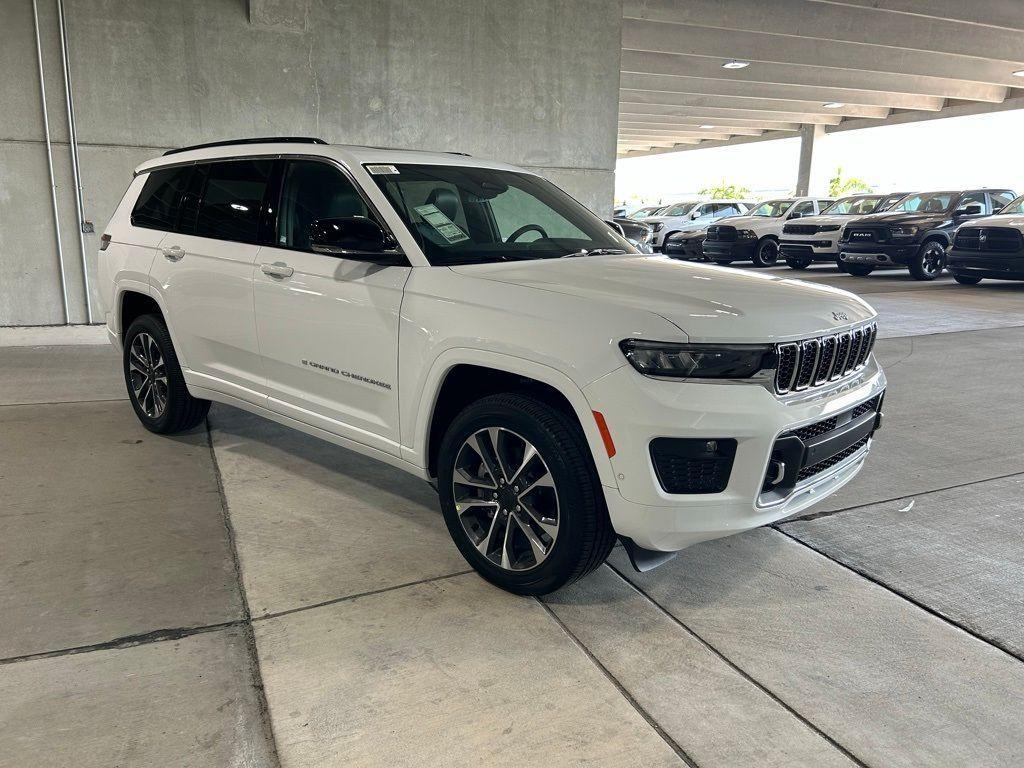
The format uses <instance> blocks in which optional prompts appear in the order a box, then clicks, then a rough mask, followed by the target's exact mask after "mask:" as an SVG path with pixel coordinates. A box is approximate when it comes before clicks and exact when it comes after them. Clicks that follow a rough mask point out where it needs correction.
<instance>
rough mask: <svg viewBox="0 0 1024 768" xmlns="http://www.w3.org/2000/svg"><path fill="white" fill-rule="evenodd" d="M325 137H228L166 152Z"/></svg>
mask: <svg viewBox="0 0 1024 768" xmlns="http://www.w3.org/2000/svg"><path fill="white" fill-rule="evenodd" d="M326 143H327V142H326V141H324V140H323V139H317V138H313V137H310V136H266V137H263V138H258V139H228V140H227V141H211V142H210V143H208V144H193V145H192V146H190V147H179V148H178V149H169V150H167V151H166V152H164V157H167V155H176V154H178V153H179V152H188V151H189V150H192V149H207V148H209V147H230V146H233V145H235V144H326Z"/></svg>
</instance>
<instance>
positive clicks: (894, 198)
mask: <svg viewBox="0 0 1024 768" xmlns="http://www.w3.org/2000/svg"><path fill="white" fill-rule="evenodd" d="M904 197H906V195H904V194H903V193H902V192H898V193H897V194H895V195H887V196H886V197H884V198H883V199H882V202H881V203H879V204H878V207H877V208H876V209H875V213H881V212H882V211H888V210H889V209H891V208H892V207H893V206H894V205H896V203H898V202H899V201H900V200H902V199H903V198H904Z"/></svg>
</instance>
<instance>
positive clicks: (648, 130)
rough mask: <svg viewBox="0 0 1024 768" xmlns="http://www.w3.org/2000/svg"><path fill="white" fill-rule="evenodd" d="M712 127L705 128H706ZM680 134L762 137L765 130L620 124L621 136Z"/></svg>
mask: <svg viewBox="0 0 1024 768" xmlns="http://www.w3.org/2000/svg"><path fill="white" fill-rule="evenodd" d="M705 125H707V126H710V127H707V128H705V127H704V126H705ZM673 132H679V133H682V134H689V133H695V134H697V135H699V136H706V135H709V134H713V133H714V134H726V135H729V136H760V135H761V134H762V133H764V129H763V128H727V127H726V126H724V125H711V124H710V123H703V124H701V125H682V124H679V125H657V124H653V123H630V122H622V121H620V122H619V135H620V136H621V135H622V134H623V133H637V134H657V133H662V134H664V133H673Z"/></svg>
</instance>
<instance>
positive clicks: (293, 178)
mask: <svg viewBox="0 0 1024 768" xmlns="http://www.w3.org/2000/svg"><path fill="white" fill-rule="evenodd" d="M101 242H102V249H101V252H100V254H99V264H100V276H101V284H102V291H103V298H104V303H105V306H106V307H108V310H107V318H106V320H107V329H108V332H109V335H110V339H111V341H112V342H113V343H114V344H115V345H117V346H118V347H119V348H120V349H121V352H122V361H123V370H124V376H125V382H126V386H127V390H128V395H129V398H130V402H131V405H132V407H133V408H134V410H135V413H136V415H137V416H138V418H139V420H140V421H141V422H142V424H143V425H144V426H145V427H146V428H148V429H150V430H151V431H153V432H156V433H161V434H172V433H175V432H180V431H182V430H187V429H191V428H194V427H196V426H197V425H198V424H200V423H201V422H202V421H203V419H204V418H205V416H206V413H207V410H208V408H209V406H210V401H211V400H215V401H218V402H223V403H229V404H231V405H233V406H236V407H238V408H243V409H245V410H248V411H251V412H253V413H257V414H260V415H262V416H265V417H267V418H269V419H273V420H276V421H279V422H281V423H282V424H286V425H288V426H291V427H294V428H296V429H299V430H302V431H304V432H307V433H309V434H311V435H314V436H317V437H320V438H323V439H325V440H329V441H331V442H334V443H336V444H338V445H341V446H344V447H346V448H349V449H351V450H354V451H357V452H359V453H361V454H365V455H367V456H371V457H373V458H375V459H378V460H380V461H383V462H386V463H388V464H390V465H392V466H394V467H398V468H399V469H401V470H403V471H405V472H409V473H412V474H413V475H415V476H417V477H420V478H422V479H424V480H428V481H431V482H433V483H435V484H436V487H437V489H438V493H439V495H440V505H441V510H442V513H443V515H444V520H445V523H446V524H447V526H448V529H449V531H450V532H451V535H452V537H453V539H454V541H455V544H456V545H457V546H458V548H459V550H460V551H461V552H462V554H463V555H464V557H465V558H466V560H467V561H468V562H469V563H471V564H472V566H473V567H474V568H476V569H477V570H478V571H479V572H480V573H481V574H482V575H483V576H484V577H485V578H487V579H489V580H491V581H492V582H494V583H495V584H498V585H500V586H502V587H504V588H506V589H509V590H512V591H515V592H519V593H524V594H542V593H546V592H550V591H552V590H554V589H557V588H559V587H560V586H562V585H564V584H567V583H569V582H571V581H573V580H575V579H578V578H580V577H581V576H583V575H585V574H586V573H588V572H589V571H591V570H593V569H594V568H596V567H597V566H598V565H599V564H600V563H601V562H602V561H603V560H604V559H605V557H607V555H608V553H609V552H610V551H611V548H612V545H613V543H614V542H615V539H616V537H618V538H620V539H621V540H622V542H623V543H624V546H625V549H626V551H627V552H628V554H629V556H630V557H631V558H632V560H633V562H634V564H635V565H636V566H637V567H639V568H646V567H650V566H652V565H654V564H656V563H658V562H659V561H661V560H664V559H666V558H667V557H668V556H670V555H669V554H668V553H671V552H674V551H676V550H679V549H682V548H684V547H687V546H689V545H691V544H694V543H696V542H699V541H703V540H706V539H713V538H716V537H720V536H726V535H729V534H732V533H737V532H739V531H743V530H746V529H749V528H753V527H755V526H759V525H764V524H766V523H770V522H772V521H774V520H778V519H780V518H783V517H786V516H787V515H791V514H793V513H796V512H799V511H800V510H803V509H805V508H807V507H809V506H810V505H811V504H813V503H815V502H818V501H820V500H822V499H824V498H825V497H827V496H828V495H829V494H831V493H832V492H834V491H835V490H836V489H838V488H840V487H841V486H843V485H844V484H845V483H847V482H849V480H850V479H851V478H853V477H854V475H856V474H857V472H859V471H860V469H861V467H862V466H863V464H864V460H865V457H866V455H867V452H868V450H869V448H870V446H871V440H872V435H873V434H874V432H875V429H876V427H877V425H878V424H879V422H880V418H881V415H880V409H881V404H882V396H883V393H884V390H885V376H884V374H883V373H882V371H881V370H880V368H879V367H878V364H877V363H876V361H875V359H874V357H873V356H872V354H871V350H872V345H873V344H874V341H875V336H876V326H875V318H876V315H875V312H874V310H872V309H871V307H870V306H868V305H867V304H866V303H865V302H864V301H863V300H861V299H859V298H858V297H856V296H853V295H852V294H849V293H846V292H844V291H840V290H836V289H834V288H829V287H824V286H816V285H811V284H807V283H800V282H797V281H792V280H781V279H777V278H773V277H770V276H763V275H756V274H745V273H742V272H734V271H731V270H727V269H721V268H719V267H714V266H711V265H696V264H686V263H682V262H678V261H673V260H671V259H666V258H664V257H662V256H646V255H643V254H638V253H636V251H635V249H634V248H633V247H632V246H631V245H630V244H629V243H628V242H627V241H626V240H625V239H623V238H622V237H621V236H620V235H619V234H618V233H617V232H615V231H614V230H613V229H612V228H610V227H609V226H608V224H607V223H605V222H604V221H603V220H602V219H600V218H599V217H598V216H596V215H595V214H593V213H591V212H590V211H588V210H587V209H586V208H584V207H583V206H582V205H580V204H579V203H577V202H576V201H575V200H573V199H572V198H571V197H569V196H568V195H567V194H565V193H564V192H562V191H561V190H560V189H558V188H557V187H555V186H554V185H553V184H551V183H550V182H548V181H546V180H544V179H543V178H541V177H540V176H538V175H536V174H534V173H531V172H529V171H525V170H522V169H519V168H515V167H513V166H510V165H505V164H502V163H496V162H490V161H486V160H477V159H474V158H471V157H467V156H464V155H459V154H444V153H425V152H413V151H399V150H386V149H375V148H369V147H347V146H331V145H326V144H324V143H323V142H321V141H319V140H311V139H307V140H299V139H291V140H277V141H274V140H266V139H264V140H259V141H244V140H239V141H235V142H229V143H224V144H218V145H213V146H204V147H197V148H190V149H187V150H172V152H171V153H169V154H165V155H164V156H163V157H159V158H156V159H154V160H150V161H148V162H145V163H143V164H142V165H140V166H139V167H138V168H137V169H136V173H135V178H134V180H133V181H132V182H131V185H130V186H129V188H128V191H127V193H126V194H125V196H124V199H123V200H122V202H121V204H120V205H119V206H118V208H117V210H116V212H115V213H114V216H113V218H112V219H111V221H110V223H109V226H108V227H107V229H106V232H105V234H104V236H103V238H102V241H101ZM385 536H387V532H383V531H382V532H381V538H382V539H383V538H384V537H385ZM367 546H372V540H368V541H367Z"/></svg>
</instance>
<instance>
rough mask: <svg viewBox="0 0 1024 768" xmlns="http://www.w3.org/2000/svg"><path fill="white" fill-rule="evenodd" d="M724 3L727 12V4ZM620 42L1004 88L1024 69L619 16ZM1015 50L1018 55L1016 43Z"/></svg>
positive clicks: (941, 55) (1016, 81)
mask: <svg viewBox="0 0 1024 768" xmlns="http://www.w3.org/2000/svg"><path fill="white" fill-rule="evenodd" d="M776 5H782V4H772V5H771V6H766V7H769V8H774V7H775V6H776ZM680 7H682V6H680ZM723 7H725V8H727V9H729V10H730V13H731V12H732V7H733V6H732V4H731V3H729V4H727V5H725V6H723ZM799 28H800V27H799V26H798V27H795V29H799ZM622 47H623V48H624V49H629V50H634V51H653V52H660V53H672V54H691V55H698V56H711V57H716V58H719V59H721V60H722V61H728V60H729V59H734V58H742V59H743V60H745V61H751V62H754V63H755V65H756V64H758V63H760V62H770V63H776V64H801V65H805V66H809V67H828V68H835V69H851V68H853V69H859V70H861V71H865V72H885V73H892V74H904V75H919V76H926V77H939V78H951V79H954V80H971V81H977V82H981V83H990V84H994V85H1004V86H1009V87H1014V86H1019V85H1020V79H1019V78H1014V77H1013V75H1012V72H1013V71H1014V70H1018V69H1024V61H1017V62H1013V61H993V60H991V59H986V58H980V57H978V58H972V57H966V56H952V55H950V54H948V53H940V52H935V51H908V50H905V49H903V48H900V49H895V48H891V47H887V46H883V45H867V44H863V43H853V42H845V41H831V42H828V43H827V44H826V43H824V42H823V41H822V40H821V39H814V38H810V37H799V36H796V35H792V34H791V35H788V36H787V35H781V34H772V33H768V32H762V31H752V32H748V31H736V30H731V29H715V28H711V27H698V26H687V25H684V24H665V23H662V22H656V21H640V20H637V19H624V20H623V22H622ZM1017 55H1018V56H1020V55H1021V50H1020V47H1019V46H1018V54H1017Z"/></svg>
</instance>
